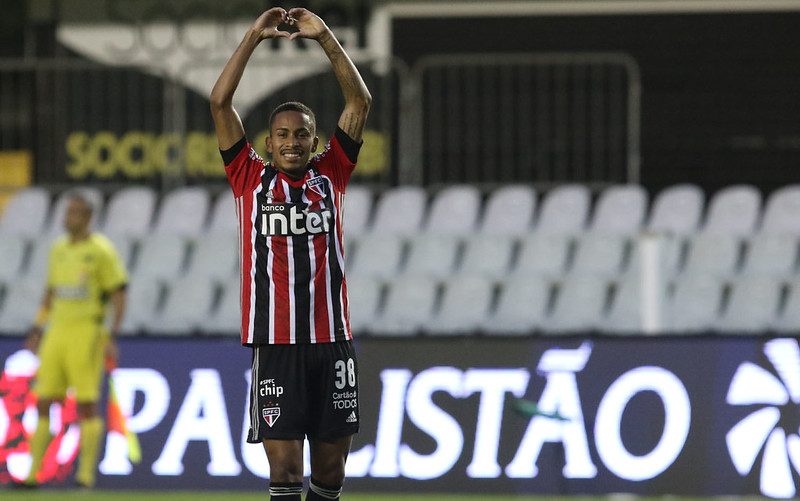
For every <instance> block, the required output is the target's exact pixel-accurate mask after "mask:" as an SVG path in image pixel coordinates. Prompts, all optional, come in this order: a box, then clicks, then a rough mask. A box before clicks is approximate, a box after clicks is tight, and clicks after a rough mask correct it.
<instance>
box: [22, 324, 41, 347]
mask: <svg viewBox="0 0 800 501" xmlns="http://www.w3.org/2000/svg"><path fill="white" fill-rule="evenodd" d="M41 339H42V330H41V329H40V328H39V327H34V328H32V329H31V331H30V332H29V333H28V337H27V338H26V339H25V349H26V350H29V351H31V352H33V353H36V352H38V351H39V341H41Z"/></svg>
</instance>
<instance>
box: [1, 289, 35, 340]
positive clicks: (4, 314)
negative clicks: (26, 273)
mask: <svg viewBox="0 0 800 501" xmlns="http://www.w3.org/2000/svg"><path fill="white" fill-rule="evenodd" d="M44 290H45V284H44V281H42V280H15V281H12V282H7V283H6V291H5V294H4V296H5V297H4V299H3V304H2V306H3V307H2V309H0V332H3V333H7V334H27V333H28V330H29V329H30V327H31V322H32V321H33V319H34V317H35V316H36V311H37V310H38V309H39V305H40V304H41V303H42V296H43V294H44Z"/></svg>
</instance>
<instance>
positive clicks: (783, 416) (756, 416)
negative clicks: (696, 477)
mask: <svg viewBox="0 0 800 501" xmlns="http://www.w3.org/2000/svg"><path fill="white" fill-rule="evenodd" d="M764 354H765V355H766V357H767V360H769V363H770V364H771V365H772V367H769V368H764V367H761V366H759V365H756V364H754V363H752V362H743V363H742V364H741V365H739V368H738V369H737V370H736V374H734V376H733V380H732V381H731V385H730V387H729V388H728V395H727V403H728V404H730V405H747V406H757V407H755V410H754V411H753V412H752V413H750V414H749V415H748V416H747V417H745V418H744V419H742V420H741V421H740V422H739V423H737V424H736V425H735V426H734V427H733V428H731V429H730V431H728V434H727V435H726V437H725V441H726V442H727V445H728V453H729V454H730V456H731V460H732V461H733V465H734V466H735V467H736V471H737V472H738V473H739V474H740V475H742V476H746V475H749V474H750V473H751V472H752V471H753V469H754V467H755V464H756V460H757V459H758V457H759V454H761V468H760V471H759V473H758V474H759V486H760V489H761V493H762V494H764V495H765V496H770V497H774V498H791V497H794V496H795V494H796V492H797V486H796V484H795V481H794V476H795V475H794V474H793V470H794V471H795V472H797V473H800V435H798V433H800V431H799V430H798V424H800V420H798V409H800V405H799V404H800V347H798V343H797V340H795V339H774V340H771V341H768V342H766V343H764ZM769 369H773V370H769Z"/></svg>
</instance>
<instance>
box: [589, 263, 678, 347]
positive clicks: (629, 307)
mask: <svg viewBox="0 0 800 501" xmlns="http://www.w3.org/2000/svg"><path fill="white" fill-rule="evenodd" d="M662 285H664V286H663V289H662V290H661V291H660V296H661V299H662V304H661V308H663V307H664V304H665V303H664V302H663V301H665V298H666V286H665V284H663V282H662ZM643 299H644V297H643V295H642V281H641V277H640V276H636V275H626V276H625V277H624V279H623V280H620V281H619V282H617V284H616V288H615V292H614V296H613V300H612V301H611V304H610V306H609V309H608V314H607V315H606V316H605V317H604V318H603V321H602V322H601V323H600V330H601V331H602V332H605V333H608V334H642V333H644V329H645V326H644V321H645V314H644V307H645V305H644V303H643ZM664 320H665V319H664V315H663V310H662V312H661V322H662V324H663V322H664ZM659 330H663V325H662V326H660V327H659Z"/></svg>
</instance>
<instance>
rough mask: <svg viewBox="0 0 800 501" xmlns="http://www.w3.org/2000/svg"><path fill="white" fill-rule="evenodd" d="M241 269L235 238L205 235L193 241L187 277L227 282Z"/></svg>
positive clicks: (216, 234)
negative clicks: (193, 276) (192, 276)
mask: <svg viewBox="0 0 800 501" xmlns="http://www.w3.org/2000/svg"><path fill="white" fill-rule="evenodd" d="M238 269H239V249H238V240H237V239H236V237H235V236H233V235H229V236H223V235H220V234H219V233H214V234H212V233H205V234H203V235H198V236H197V237H196V238H194V239H192V252H191V258H190V259H189V264H188V266H187V269H186V274H187V275H195V276H203V277H208V278H210V279H213V280H220V281H221V280H226V279H228V278H230V277H232V276H238V275H237V274H236V272H237V270H238Z"/></svg>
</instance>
